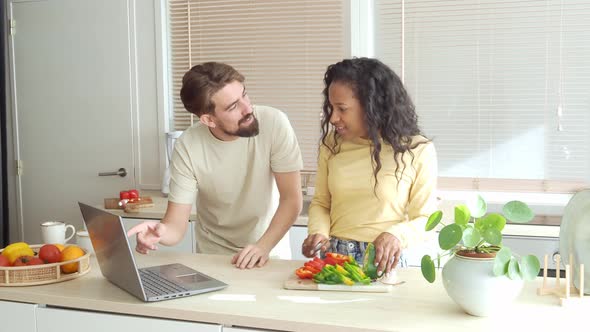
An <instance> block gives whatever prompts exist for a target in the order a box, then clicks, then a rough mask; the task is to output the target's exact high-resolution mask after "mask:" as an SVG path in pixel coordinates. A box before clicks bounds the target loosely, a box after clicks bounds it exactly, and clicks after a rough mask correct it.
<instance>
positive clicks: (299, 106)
mask: <svg viewBox="0 0 590 332" xmlns="http://www.w3.org/2000/svg"><path fill="white" fill-rule="evenodd" d="M344 12H345V10H344V2H343V0H310V1H279V0H256V1H254V0H208V1H187V0H169V18H170V28H169V30H170V53H171V54H170V57H171V63H170V72H171V73H172V81H173V84H172V85H171V89H172V91H170V93H171V94H172V96H173V100H174V106H173V108H174V112H173V113H174V114H173V121H172V123H173V126H174V129H175V130H184V129H186V128H187V127H188V126H190V124H191V115H190V113H188V112H187V111H186V110H185V109H184V107H183V105H182V102H181V101H180V97H179V92H180V88H181V83H182V76H183V75H184V73H185V72H186V71H187V70H188V69H189V68H190V67H191V66H192V65H196V64H198V63H201V62H206V61H218V62H225V63H227V64H230V65H231V66H233V67H234V68H236V69H237V70H238V71H240V72H241V73H242V74H244V76H245V77H246V82H245V84H246V87H247V90H248V94H249V95H250V98H251V99H252V102H253V103H254V104H261V105H268V106H273V107H276V108H278V109H280V110H282V111H284V112H285V113H286V114H287V115H288V116H289V120H290V121H291V124H292V125H293V127H294V129H295V133H296V135H297V138H298V140H299V144H300V147H301V151H302V154H303V160H304V167H305V168H306V169H315V168H316V163H317V149H318V140H319V133H320V114H321V106H322V100H323V99H322V90H323V75H324V72H325V71H326V68H327V66H328V65H329V64H331V63H334V62H337V61H340V60H342V59H343V58H344V57H345V50H346V47H345V23H346V22H345V18H344Z"/></svg>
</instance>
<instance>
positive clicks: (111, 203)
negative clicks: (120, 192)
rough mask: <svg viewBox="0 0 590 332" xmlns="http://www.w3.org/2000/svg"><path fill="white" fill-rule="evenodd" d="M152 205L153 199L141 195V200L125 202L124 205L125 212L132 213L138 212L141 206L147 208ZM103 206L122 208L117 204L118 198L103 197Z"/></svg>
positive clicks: (106, 207)
mask: <svg viewBox="0 0 590 332" xmlns="http://www.w3.org/2000/svg"><path fill="white" fill-rule="evenodd" d="M148 207H154V201H153V200H152V198H151V197H150V196H142V197H141V201H139V202H136V203H127V205H126V206H125V209H124V210H125V212H127V213H133V212H139V211H140V209H141V208H148ZM104 208H105V209H119V210H123V207H121V206H119V199H118V198H105V199H104Z"/></svg>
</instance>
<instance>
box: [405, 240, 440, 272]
mask: <svg viewBox="0 0 590 332" xmlns="http://www.w3.org/2000/svg"><path fill="white" fill-rule="evenodd" d="M427 236H428V239H427V240H426V241H424V242H421V243H418V244H415V245H412V246H410V247H408V248H406V249H405V250H404V252H403V255H404V259H405V260H406V263H407V264H408V266H420V262H421V261H422V256H424V255H430V257H432V258H433V259H434V258H436V256H437V254H438V253H439V252H441V251H442V250H440V248H439V246H438V240H437V237H438V233H428V234H427Z"/></svg>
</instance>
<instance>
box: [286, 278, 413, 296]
mask: <svg viewBox="0 0 590 332" xmlns="http://www.w3.org/2000/svg"><path fill="white" fill-rule="evenodd" d="M402 283H404V282H403V281H402V282H397V283H395V284H391V285H390V284H384V283H381V282H380V281H374V282H372V283H371V284H370V285H363V284H356V285H353V286H348V285H325V284H316V283H315V282H313V280H311V279H303V280H302V279H299V278H297V277H295V276H293V277H291V278H289V279H287V281H285V283H284V284H283V288H285V289H298V290H321V291H338V292H368V293H388V292H391V291H392V290H393V287H394V286H396V285H400V284H402Z"/></svg>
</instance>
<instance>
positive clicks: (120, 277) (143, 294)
mask: <svg viewBox="0 0 590 332" xmlns="http://www.w3.org/2000/svg"><path fill="white" fill-rule="evenodd" d="M78 205H80V211H82V216H83V218H84V223H85V224H86V228H87V229H88V233H89V235H90V240H91V241H92V247H93V248H94V253H95V254H96V258H97V260H98V265H99V266H100V271H101V272H102V275H103V276H105V278H107V279H108V280H109V281H110V282H112V283H113V284H115V285H117V286H119V287H120V288H122V289H124V290H126V291H127V292H129V293H131V294H132V295H135V296H136V297H137V298H139V299H140V300H143V301H146V302H152V301H162V300H169V299H174V298H178V297H183V296H190V295H195V294H200V293H206V292H211V291H215V290H219V289H222V288H225V287H227V285H226V284H225V283H223V282H221V281H219V280H216V279H213V278H211V277H209V276H207V275H204V274H202V273H200V272H197V271H195V270H193V269H191V268H189V267H188V266H185V265H182V264H169V265H160V266H152V267H146V268H141V269H138V268H137V265H136V264H135V258H134V257H133V252H132V251H131V247H130V246H129V241H128V239H127V232H126V231H125V227H124V226H123V221H122V220H121V217H120V216H117V215H115V214H112V213H109V212H107V211H104V210H101V209H97V208H95V207H92V206H90V205H86V204H84V203H80V202H78Z"/></svg>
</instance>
